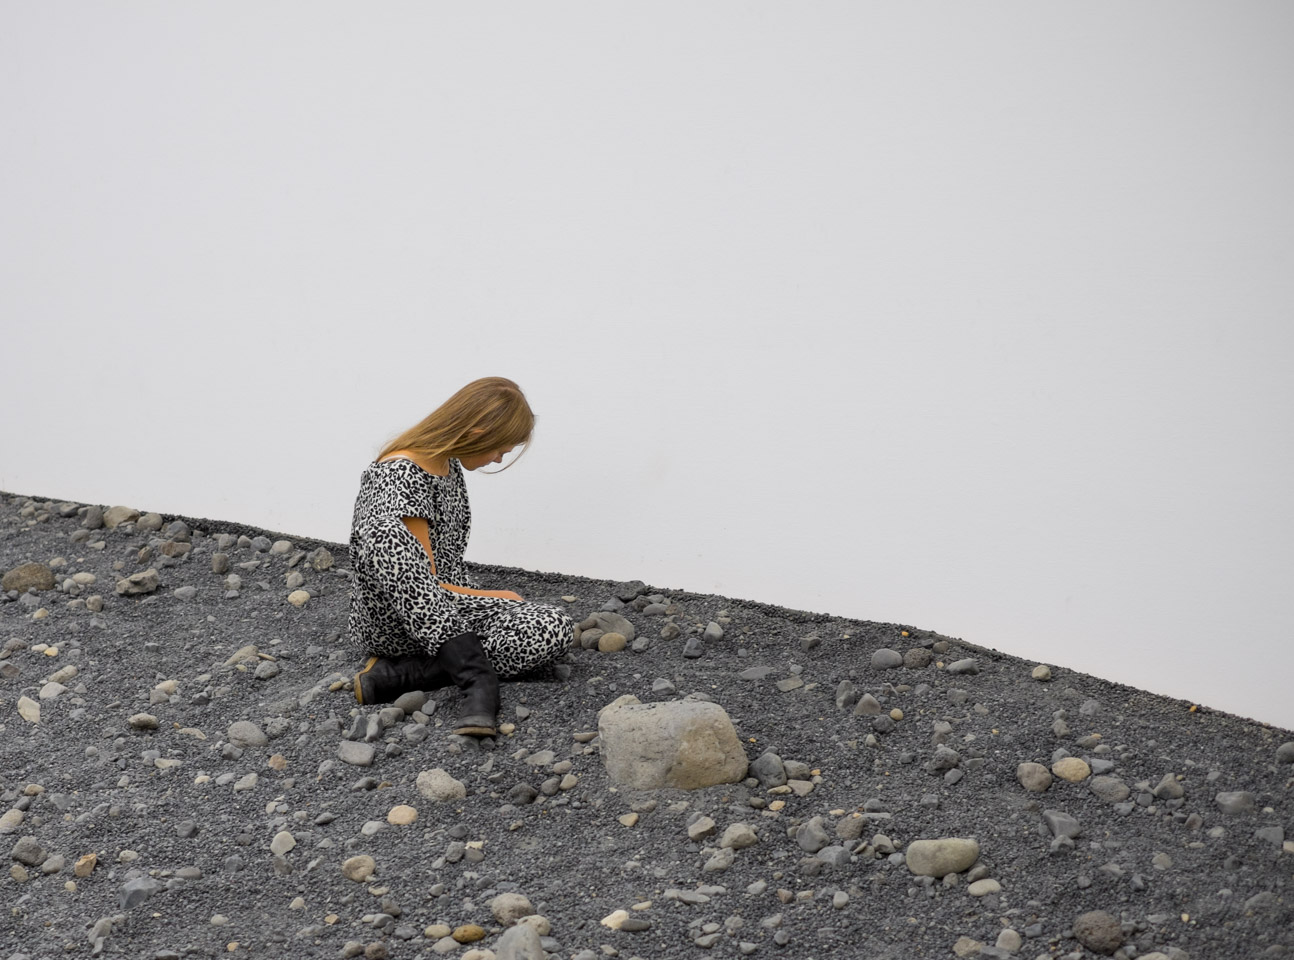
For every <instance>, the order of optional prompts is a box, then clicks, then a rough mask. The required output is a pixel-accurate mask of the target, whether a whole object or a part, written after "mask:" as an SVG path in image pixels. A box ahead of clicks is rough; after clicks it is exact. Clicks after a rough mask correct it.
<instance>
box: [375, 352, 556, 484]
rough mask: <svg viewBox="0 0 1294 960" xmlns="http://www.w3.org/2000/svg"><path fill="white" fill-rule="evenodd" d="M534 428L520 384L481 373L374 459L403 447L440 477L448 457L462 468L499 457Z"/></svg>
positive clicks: (499, 459)
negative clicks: (476, 378) (482, 375)
mask: <svg viewBox="0 0 1294 960" xmlns="http://www.w3.org/2000/svg"><path fill="white" fill-rule="evenodd" d="M534 429H535V415H534V414H533V413H532V412H531V411H530V404H529V403H527V402H526V397H525V394H523V393H522V392H521V388H520V387H518V386H517V385H516V384H515V383H513V382H512V381H511V380H509V379H508V378H507V377H482V378H481V379H480V380H473V381H472V382H471V383H469V384H468V385H467V386H465V387H463V388H462V389H461V390H459V391H458V392H457V393H455V394H454V395H453V396H452V397H450V398H449V399H448V400H446V401H445V402H444V403H442V404H441V405H440V406H439V407H437V408H436V409H435V410H433V411H432V412H431V413H429V414H427V416H425V417H423V419H422V420H421V421H419V422H418V423H417V424H415V425H414V426H412V427H410V428H409V429H408V430H406V431H404V433H402V434H400V435H399V436H398V437H396V438H395V439H394V440H392V441H391V442H390V443H388V444H387V445H386V446H385V447H384V448H383V449H382V452H381V453H380V454H378V457H377V459H378V460H384V459H386V458H387V457H390V456H392V455H393V454H396V453H401V454H404V455H406V456H408V457H410V459H412V460H414V461H415V462H416V463H417V464H418V466H420V467H422V469H424V470H426V471H427V472H428V473H432V474H435V475H436V476H440V477H443V476H445V475H446V474H447V473H448V472H449V461H450V460H451V459H453V460H457V461H458V462H459V463H461V464H462V465H463V469H464V470H479V469H480V468H481V467H484V466H486V465H487V464H491V463H502V462H503V458H504V457H505V456H506V455H507V454H508V453H510V452H511V451H512V450H513V449H515V448H516V447H518V446H521V447H524V446H525V445H526V444H528V443H529V442H530V435H531V433H533V432H534ZM513 463H516V460H513ZM511 465H512V464H509V465H508V466H511ZM503 469H504V470H506V469H507V467H504V468H503ZM491 472H494V473H501V472H502V471H498V470H496V471H491Z"/></svg>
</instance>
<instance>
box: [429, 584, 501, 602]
mask: <svg viewBox="0 0 1294 960" xmlns="http://www.w3.org/2000/svg"><path fill="white" fill-rule="evenodd" d="M441 586H442V587H444V588H445V589H446V590H453V591H454V592H455V593H461V594H464V595H465V596H469V597H497V598H499V599H500V600H518V601H519V600H521V594H519V593H513V592H512V591H511V590H475V589H473V588H472V587H460V586H458V585H457V584H454V583H442V584H441Z"/></svg>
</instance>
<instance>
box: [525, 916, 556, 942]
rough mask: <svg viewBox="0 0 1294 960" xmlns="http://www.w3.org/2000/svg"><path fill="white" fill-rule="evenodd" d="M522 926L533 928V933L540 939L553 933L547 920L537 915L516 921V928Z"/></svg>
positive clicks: (551, 926)
mask: <svg viewBox="0 0 1294 960" xmlns="http://www.w3.org/2000/svg"><path fill="white" fill-rule="evenodd" d="M522 924H525V925H526V926H528V927H534V928H535V933H537V934H539V935H540V936H541V937H546V936H548V935H549V934H550V933H552V932H553V925H552V923H550V922H549V920H548V918H547V917H543V916H540V915H539V914H537V913H532V914H531V915H530V916H528V917H522V918H521V919H520V920H518V921H517V925H518V926H521V925H522Z"/></svg>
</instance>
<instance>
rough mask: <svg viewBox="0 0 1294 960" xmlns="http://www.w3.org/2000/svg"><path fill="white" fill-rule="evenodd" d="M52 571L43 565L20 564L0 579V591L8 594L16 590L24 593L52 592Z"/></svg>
mask: <svg viewBox="0 0 1294 960" xmlns="http://www.w3.org/2000/svg"><path fill="white" fill-rule="evenodd" d="M53 589H54V571H53V570H51V569H50V568H49V567H47V566H45V564H43V563H21V564H19V565H18V566H16V567H14V568H13V569H11V570H9V571H8V572H7V573H6V574H5V575H4V577H3V578H0V590H2V591H3V592H5V593H8V592H9V591H10V590H17V591H18V592H19V593H26V592H27V591H28V590H39V591H42V592H43V591H45V590H53Z"/></svg>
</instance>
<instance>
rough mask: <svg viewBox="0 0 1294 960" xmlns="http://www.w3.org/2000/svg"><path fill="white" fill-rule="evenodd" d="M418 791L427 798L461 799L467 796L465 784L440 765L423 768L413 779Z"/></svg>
mask: <svg viewBox="0 0 1294 960" xmlns="http://www.w3.org/2000/svg"><path fill="white" fill-rule="evenodd" d="M415 783H416V785H417V787H418V793H420V794H422V796H424V797H426V798H427V799H428V800H440V801H450V800H461V799H463V798H464V797H466V796H467V786H466V785H465V784H464V783H463V782H462V781H461V780H456V779H454V778H453V777H452V776H450V775H449V774H448V773H446V772H445V771H444V770H442V769H441V768H440V767H436V768H435V769H433V770H423V771H422V772H421V773H419V774H418V778H417V780H416V781H415Z"/></svg>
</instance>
